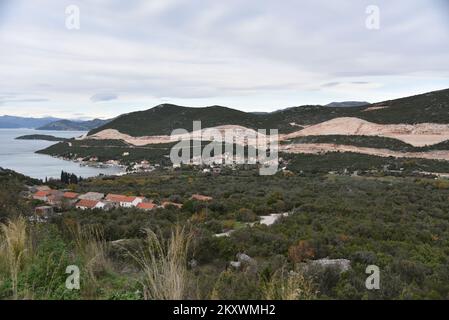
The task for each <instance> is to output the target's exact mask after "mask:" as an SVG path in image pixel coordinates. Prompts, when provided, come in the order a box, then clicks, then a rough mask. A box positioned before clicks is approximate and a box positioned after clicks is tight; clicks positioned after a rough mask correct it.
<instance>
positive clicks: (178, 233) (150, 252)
mask: <svg viewBox="0 0 449 320" xmlns="http://www.w3.org/2000/svg"><path fill="white" fill-rule="evenodd" d="M145 232H146V239H145V246H144V248H141V249H140V251H139V252H137V253H131V255H132V257H133V258H134V259H135V260H136V261H137V263H138V264H139V265H140V267H141V269H142V272H143V280H142V286H143V296H144V299H146V300H180V299H185V298H186V296H187V287H188V270H187V252H188V248H189V244H190V241H191V234H190V233H188V232H187V231H186V230H185V229H184V228H181V227H179V226H177V227H175V228H174V230H172V232H171V236H170V238H169V239H168V240H163V239H162V236H158V235H157V234H156V233H154V232H153V231H151V230H149V229H146V230H145Z"/></svg>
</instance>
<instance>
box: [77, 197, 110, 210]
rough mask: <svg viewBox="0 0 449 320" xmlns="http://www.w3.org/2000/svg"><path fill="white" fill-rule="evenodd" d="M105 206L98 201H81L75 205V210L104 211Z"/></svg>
mask: <svg viewBox="0 0 449 320" xmlns="http://www.w3.org/2000/svg"><path fill="white" fill-rule="evenodd" d="M105 206H106V204H105V203H104V202H102V201H98V200H88V199H82V200H80V201H78V202H77V203H76V206H75V207H76V208H77V209H81V210H91V209H104V208H105Z"/></svg>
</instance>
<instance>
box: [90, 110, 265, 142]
mask: <svg viewBox="0 0 449 320" xmlns="http://www.w3.org/2000/svg"><path fill="white" fill-rule="evenodd" d="M195 120H201V122H202V123H201V125H202V127H203V128H207V127H214V126H219V125H222V124H235V125H241V126H244V127H248V128H263V125H264V122H263V121H264V118H263V116H260V115H257V114H251V113H246V112H243V111H239V110H235V109H230V108H226V107H221V106H212V107H205V108H189V107H182V106H177V105H173V104H162V105H159V106H156V107H154V108H152V109H149V110H145V111H138V112H132V113H129V114H125V115H122V116H120V117H118V118H116V119H114V120H113V121H111V122H109V123H107V124H106V125H103V126H101V127H99V128H96V129H94V130H91V131H90V132H89V135H92V134H94V133H97V132H100V131H102V130H105V129H116V130H118V131H120V132H121V133H126V134H129V135H131V136H150V135H169V134H170V133H171V132H172V130H174V129H178V128H184V129H187V130H189V131H191V130H192V129H193V128H192V123H193V121H195Z"/></svg>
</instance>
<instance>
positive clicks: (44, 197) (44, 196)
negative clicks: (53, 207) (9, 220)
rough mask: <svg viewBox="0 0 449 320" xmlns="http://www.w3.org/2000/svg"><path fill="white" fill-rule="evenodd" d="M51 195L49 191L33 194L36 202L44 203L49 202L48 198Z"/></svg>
mask: <svg viewBox="0 0 449 320" xmlns="http://www.w3.org/2000/svg"><path fill="white" fill-rule="evenodd" d="M50 194H51V192H50V191H49V190H47V191H44V190H42V191H37V192H36V193H35V194H33V199H34V200H40V201H44V202H47V200H48V196H49V195H50Z"/></svg>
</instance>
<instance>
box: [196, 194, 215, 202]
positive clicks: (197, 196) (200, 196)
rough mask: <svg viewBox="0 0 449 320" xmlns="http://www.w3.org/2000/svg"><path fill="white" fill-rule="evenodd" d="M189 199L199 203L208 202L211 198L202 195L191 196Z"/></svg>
mask: <svg viewBox="0 0 449 320" xmlns="http://www.w3.org/2000/svg"><path fill="white" fill-rule="evenodd" d="M190 199H194V200H199V201H210V200H212V199H213V198H212V197H208V196H203V195H202V194H193V195H192V196H191V197H190Z"/></svg>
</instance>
